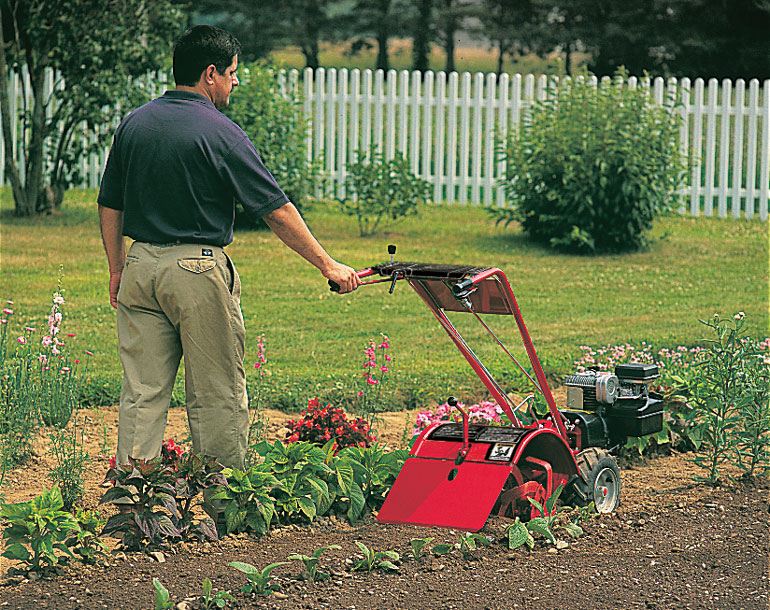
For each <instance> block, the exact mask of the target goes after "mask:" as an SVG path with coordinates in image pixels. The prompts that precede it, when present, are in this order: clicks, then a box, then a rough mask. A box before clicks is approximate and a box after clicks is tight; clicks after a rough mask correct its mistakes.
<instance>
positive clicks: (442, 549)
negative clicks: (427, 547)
mask: <svg viewBox="0 0 770 610" xmlns="http://www.w3.org/2000/svg"><path fill="white" fill-rule="evenodd" d="M451 550H452V545H451V544H437V545H435V546H434V547H433V549H432V550H431V552H432V553H433V554H434V555H446V554H447V553H448V552H449V551H451Z"/></svg>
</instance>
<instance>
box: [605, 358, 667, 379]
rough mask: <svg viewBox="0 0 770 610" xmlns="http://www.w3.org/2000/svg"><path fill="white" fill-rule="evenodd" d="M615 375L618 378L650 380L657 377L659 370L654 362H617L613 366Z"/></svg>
mask: <svg viewBox="0 0 770 610" xmlns="http://www.w3.org/2000/svg"><path fill="white" fill-rule="evenodd" d="M615 375H617V376H618V377H619V378H620V379H628V380H630V381H651V380H653V379H657V378H658V376H659V372H658V367H657V365H655V364H642V363H639V362H633V363H629V364H618V365H617V366H616V367H615Z"/></svg>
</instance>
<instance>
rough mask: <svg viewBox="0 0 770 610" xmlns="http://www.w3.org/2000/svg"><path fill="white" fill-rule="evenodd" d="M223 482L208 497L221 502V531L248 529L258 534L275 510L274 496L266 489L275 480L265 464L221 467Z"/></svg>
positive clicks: (263, 530)
mask: <svg viewBox="0 0 770 610" xmlns="http://www.w3.org/2000/svg"><path fill="white" fill-rule="evenodd" d="M222 474H223V475H224V476H225V479H226V484H225V485H224V486H223V487H221V488H220V489H218V490H217V491H216V493H214V495H213V496H211V500H212V501H213V502H218V503H219V505H220V506H222V507H223V508H222V514H223V515H224V518H225V533H227V534H231V533H233V532H248V533H252V534H256V535H258V536H261V535H262V534H264V533H265V532H266V531H267V530H268V529H270V524H271V522H272V520H273V515H274V514H275V500H273V498H272V496H271V495H270V492H271V491H272V489H273V488H274V487H276V486H277V485H278V484H279V483H278V479H276V478H275V477H274V476H273V475H272V474H271V473H270V472H269V467H261V466H252V467H250V468H249V469H248V470H247V471H246V472H243V471H241V470H238V469H237V468H225V469H224V470H223V471H222Z"/></svg>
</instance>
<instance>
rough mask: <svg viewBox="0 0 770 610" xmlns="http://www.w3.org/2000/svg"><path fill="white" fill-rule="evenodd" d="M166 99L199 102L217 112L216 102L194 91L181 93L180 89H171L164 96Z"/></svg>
mask: <svg viewBox="0 0 770 610" xmlns="http://www.w3.org/2000/svg"><path fill="white" fill-rule="evenodd" d="M163 97H164V98H166V99H173V100H188V101H190V102H198V103H199V104H203V105H204V106H208V107H209V108H211V109H212V110H216V107H215V106H214V102H212V101H211V100H210V99H209V98H207V97H206V96H204V95H201V94H200V93H193V92H192V91H179V90H178V89H169V90H168V91H166V92H165V93H164V94H163Z"/></svg>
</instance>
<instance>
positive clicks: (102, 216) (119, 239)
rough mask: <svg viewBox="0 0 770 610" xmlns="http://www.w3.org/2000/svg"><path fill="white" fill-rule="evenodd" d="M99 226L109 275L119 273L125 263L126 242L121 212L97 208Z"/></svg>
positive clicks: (101, 207)
mask: <svg viewBox="0 0 770 610" xmlns="http://www.w3.org/2000/svg"><path fill="white" fill-rule="evenodd" d="M99 225H100V226H101V231H102V242H103V243H104V252H105V253H106V254H107V262H108V264H109V266H110V273H120V272H121V271H123V265H124V264H125V261H126V242H125V239H123V211H122V210H113V209H112V208H106V207H103V206H101V205H100V206H99Z"/></svg>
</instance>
